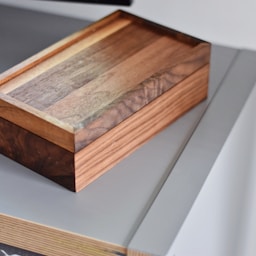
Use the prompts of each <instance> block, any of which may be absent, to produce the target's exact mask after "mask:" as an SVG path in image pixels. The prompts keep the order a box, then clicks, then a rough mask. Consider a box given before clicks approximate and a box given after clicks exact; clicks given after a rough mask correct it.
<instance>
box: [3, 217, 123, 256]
mask: <svg viewBox="0 0 256 256" xmlns="http://www.w3.org/2000/svg"><path fill="white" fill-rule="evenodd" d="M0 226H1V230H0V242H2V243H5V244H8V245H11V246H15V247H19V248H21V249H24V250H29V251H33V252H36V253H40V254H43V255H47V256H70V255H76V256H85V255H86V256H99V255H101V256H117V255H119V256H125V255H126V248H124V247H122V246H120V245H115V244H111V243H107V242H105V241H100V240H97V239H93V238H90V237H86V236H81V235H77V234H74V233H69V232H65V231H62V230H59V229H55V228H51V227H47V226H44V225H40V224H37V223H33V222H30V221H26V220H22V219H18V218H14V217H11V216H7V215H4V214H0Z"/></svg>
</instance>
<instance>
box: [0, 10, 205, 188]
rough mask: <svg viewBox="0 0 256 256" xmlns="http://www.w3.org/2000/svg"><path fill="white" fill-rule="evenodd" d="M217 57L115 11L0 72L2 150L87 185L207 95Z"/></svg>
mask: <svg viewBox="0 0 256 256" xmlns="http://www.w3.org/2000/svg"><path fill="white" fill-rule="evenodd" d="M209 61H210V44H209V43H206V42H203V41H201V40H199V39H195V38H193V37H190V36H188V35H184V34H182V33H180V32H177V31H174V30H172V29H168V28H165V27H163V26H160V25H157V24H155V23H152V22H150V21H147V20H144V19H142V18H139V17H136V16H134V15H131V14H128V13H126V12H123V11H117V12H115V13H113V14H111V15H109V16H108V17H106V18H104V19H102V20H100V21H98V22H96V23H94V24H92V25H91V26H89V27H87V28H85V29H83V30H81V31H79V32H77V33H75V34H73V35H71V36H69V37H68V38H65V39H63V40H62V41H60V42H58V43H56V44H55V45H53V46H51V47H49V48H47V49H45V50H43V51H42V52H40V53H38V54H37V55H35V56H32V57H31V58H30V59H28V60H25V61H24V62H22V63H21V64H19V65H17V66H15V67H13V68H12V69H10V70H8V71H6V72H5V73H3V74H1V75H0V109H1V112H0V142H1V144H0V152H1V153H2V154H4V155H6V156H7V157H9V158H11V159H13V160H15V161H17V162H19V163H21V164H23V165H24V166H27V167H29V168H30V169H32V170H34V171H36V172H38V173H39V174H41V175H43V176H45V177H47V178H49V179H51V180H53V181H55V182H57V183H58V184H61V185H63V186H64V187H66V188H68V189H70V190H72V191H79V190H81V189H82V188H84V187H85V186H86V185H88V184H89V183H91V182H92V181H94V180H95V179H96V178H98V177H99V176H101V175H102V174H104V173H105V172H106V171H107V170H109V169H110V168H111V167H112V166H114V165H115V164H116V163H117V162H119V161H120V160H122V159H123V158H124V157H125V156H127V155H128V154H130V153H131V152H132V151H134V150H135V149H136V148H137V147H139V146H140V145H141V144H143V143H145V142H146V141H147V140H148V139H150V138H151V137H152V136H154V135H155V134H156V133H158V132H159V131H161V130H162V129H163V128H165V127H166V126H167V125H169V124H170V123H171V122H173V121H174V120H176V119H177V118H178V117H179V116H180V115H182V114H184V113H185V112H186V111H188V110H189V109H191V108H192V107H194V106H195V105H197V104H198V103H199V102H201V101H202V100H204V99H205V98H206V97H207V90H208V77H209Z"/></svg>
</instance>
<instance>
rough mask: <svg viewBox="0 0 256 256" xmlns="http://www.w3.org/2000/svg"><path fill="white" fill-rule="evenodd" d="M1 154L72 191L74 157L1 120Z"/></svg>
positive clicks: (73, 185) (73, 184)
mask: <svg viewBox="0 0 256 256" xmlns="http://www.w3.org/2000/svg"><path fill="white" fill-rule="evenodd" d="M0 153H2V154H3V155H5V156H7V157H9V158H11V159H13V160H15V161H16V162H18V163H21V164H22V165H24V166H26V167H28V168H30V169H32V170H34V171H36V172H37V173H39V174H41V175H43V176H45V177H47V178H49V179H51V180H53V181H55V182H57V183H58V184H60V185H62V186H65V187H66V188H68V189H70V190H72V191H75V180H74V154H73V153H71V152H69V151H67V150H65V149H63V148H61V147H59V146H57V145H55V144H53V143H51V142H49V141H47V140H45V139H42V138H40V137H38V136H36V135H34V134H32V133H31V132H29V131H26V130H25V129H22V128H21V127H18V126H17V125H15V124H12V123H11V122H9V121H6V120H5V119H3V118H0Z"/></svg>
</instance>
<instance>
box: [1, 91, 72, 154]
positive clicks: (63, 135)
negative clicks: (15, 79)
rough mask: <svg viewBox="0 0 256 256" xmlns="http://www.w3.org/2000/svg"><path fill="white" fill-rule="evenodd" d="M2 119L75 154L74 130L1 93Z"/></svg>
mask: <svg viewBox="0 0 256 256" xmlns="http://www.w3.org/2000/svg"><path fill="white" fill-rule="evenodd" d="M0 117H2V118H4V119H6V120H8V121H10V122H12V123H14V124H17V125H18V126H20V127H21V128H24V129H26V130H28V131H30V132H31V133H34V134H36V135H38V136H40V137H42V138H44V139H47V140H49V141H50V142H53V143H54V144H56V145H59V146H61V147H62V148H64V149H67V150H69V151H70V152H74V150H75V147H74V133H73V128H72V127H70V126H69V125H67V124H64V123H62V122H60V121H58V120H56V119H54V118H52V117H50V116H48V115H46V114H45V113H42V112H39V111H36V110H35V109H31V108H29V106H27V105H25V104H22V103H21V102H18V101H16V100H15V99H13V98H11V97H9V96H7V95H4V94H1V93H0Z"/></svg>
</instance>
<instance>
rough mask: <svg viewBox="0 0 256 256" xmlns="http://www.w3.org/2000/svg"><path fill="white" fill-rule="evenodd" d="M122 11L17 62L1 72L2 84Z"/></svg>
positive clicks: (111, 19) (116, 16)
mask: <svg viewBox="0 0 256 256" xmlns="http://www.w3.org/2000/svg"><path fill="white" fill-rule="evenodd" d="M120 15H121V11H119V10H118V11H116V12H114V13H112V14H110V15H108V16H106V17H104V18H103V19H101V20H99V21H98V22H95V23H93V24H91V25H89V26H88V27H86V28H84V29H82V30H81V31H78V32H76V33H74V34H72V35H70V36H68V37H66V38H64V39H62V40H60V41H58V42H57V43H55V44H53V45H51V46H50V47H48V48H46V49H44V50H42V51H40V52H39V53H37V54H35V55H33V56H31V57H30V58H28V59H26V60H25V61H23V62H21V63H19V64H17V65H16V66H14V67H12V68H10V69H8V70H7V71H5V72H3V73H2V74H0V86H1V85H3V84H4V83H6V82H8V81H10V80H12V79H14V78H15V77H17V76H19V75H21V74H22V73H24V72H26V71H28V70H30V69H31V68H33V67H35V66H36V65H38V64H40V63H42V62H44V61H46V60H47V59H49V58H51V57H52V56H54V55H56V54H58V53H60V52H61V51H63V50H65V49H67V48H68V47H70V46H72V45H74V44H75V43H77V42H79V41H80V40H82V39H83V38H85V37H87V36H89V35H90V34H91V33H94V32H95V31H96V30H98V29H101V28H102V27H103V26H105V25H107V24H108V23H110V22H112V21H113V20H115V19H117V18H118V17H120Z"/></svg>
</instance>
